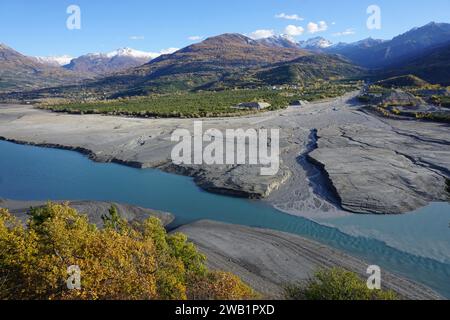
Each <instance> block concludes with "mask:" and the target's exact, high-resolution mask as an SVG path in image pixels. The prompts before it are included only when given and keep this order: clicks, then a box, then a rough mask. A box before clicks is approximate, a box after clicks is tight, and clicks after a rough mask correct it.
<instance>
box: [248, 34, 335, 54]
mask: <svg viewBox="0 0 450 320" xmlns="http://www.w3.org/2000/svg"><path fill="white" fill-rule="evenodd" d="M256 41H257V42H258V43H260V44H262V45H265V46H270V47H273V48H291V49H306V50H313V51H321V50H323V49H326V48H329V47H331V46H332V45H333V43H332V42H331V41H329V40H327V39H325V38H322V37H316V38H311V39H308V40H306V41H299V42H295V41H294V40H293V39H291V38H290V37H288V36H286V35H280V36H272V37H269V38H264V39H259V40H256Z"/></svg>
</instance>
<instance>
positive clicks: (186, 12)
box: [0, 0, 450, 57]
mask: <svg viewBox="0 0 450 320" xmlns="http://www.w3.org/2000/svg"><path fill="white" fill-rule="evenodd" d="M70 5H77V6H78V7H79V8H80V11H81V15H80V21H81V29H74V30H70V29H68V28H67V20H68V18H69V16H70V14H68V13H67V8H68V7H69V6H70ZM370 5H377V6H378V7H379V8H380V10H381V15H380V17H381V28H380V29H368V28H367V20H368V18H369V14H367V8H368V7H369V6H370ZM71 21H72V20H71ZM431 21H436V22H450V1H449V0H428V1H425V0H413V1H412V0H341V1H337V0H220V1H219V0H165V1H161V0H158V1H156V0H127V1H120V0H70V1H67V0H39V1H31V0H0V43H4V44H6V45H8V46H10V47H12V48H14V49H16V50H18V51H19V52H21V53H23V54H26V55H32V56H58V55H66V54H67V55H70V56H73V57H76V56H79V55H82V54H86V53H91V52H110V51H113V50H115V49H118V48H122V47H131V48H134V49H137V50H142V51H149V52H163V51H164V50H167V49H169V48H182V47H185V46H187V45H190V44H192V43H195V42H198V41H201V40H202V39H204V38H206V37H209V36H214V35H219V34H222V33H230V32H237V33H241V34H245V35H248V36H252V37H264V36H268V35H272V34H277V35H278V34H289V35H290V36H291V37H293V38H294V39H296V40H297V41H299V40H306V39H309V38H312V37H316V36H322V37H324V38H327V39H329V40H330V41H332V42H334V43H337V42H353V41H357V40H361V39H364V38H367V37H373V38H381V39H391V38H392V37H394V36H396V35H398V34H400V33H403V32H406V31H408V30H410V29H412V28H414V27H419V26H422V25H425V24H427V23H429V22H431Z"/></svg>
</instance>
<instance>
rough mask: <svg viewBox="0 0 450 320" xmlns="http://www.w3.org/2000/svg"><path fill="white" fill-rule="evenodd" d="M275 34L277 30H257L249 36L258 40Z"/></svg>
mask: <svg viewBox="0 0 450 320" xmlns="http://www.w3.org/2000/svg"><path fill="white" fill-rule="evenodd" d="M274 35H275V32H274V31H273V30H256V31H254V32H252V33H250V34H249V37H250V38H252V39H254V40H258V39H264V38H270V37H273V36H274Z"/></svg>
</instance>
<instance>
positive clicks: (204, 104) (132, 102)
mask: <svg viewBox="0 0 450 320" xmlns="http://www.w3.org/2000/svg"><path fill="white" fill-rule="evenodd" d="M355 89H357V86H356V84H343V83H341V84H327V85H325V84H322V85H315V86H311V87H308V88H296V89H292V88H276V89H274V88H270V89H269V88H266V89H254V90H225V91H219V92H213V91H200V92H183V93H173V94H162V95H156V94H154V95H149V96H145V97H133V98H120V99H115V100H106V101H94V102H71V103H63V104H61V103H59V104H49V105H41V108H43V109H47V110H52V111H55V112H67V113H72V114H92V113H95V114H106V115H124V116H136V117H161V118H168V117H179V118H201V117H223V116H236V115H245V114H250V113H254V112H257V111H256V110H242V109H236V108H233V106H236V105H237V104H239V103H243V102H267V103H270V105H271V108H269V110H277V109H280V108H285V107H286V106H288V105H289V104H290V103H291V102H292V101H294V100H308V101H314V100H318V99H324V98H328V97H336V96H340V95H342V94H344V93H345V92H348V91H351V90H355Z"/></svg>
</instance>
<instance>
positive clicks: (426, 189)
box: [309, 126, 450, 214]
mask: <svg viewBox="0 0 450 320" xmlns="http://www.w3.org/2000/svg"><path fill="white" fill-rule="evenodd" d="M319 137H320V139H319V144H318V146H319V148H318V149H317V150H315V151H313V152H312V153H311V154H310V155H309V157H310V159H311V160H312V161H314V162H315V163H317V164H318V165H319V166H321V167H322V168H323V169H324V170H325V172H326V174H327V175H328V177H329V179H330V181H331V184H332V185H333V187H334V189H335V191H336V193H337V196H338V198H339V199H340V205H341V206H342V208H344V209H345V210H348V211H351V212H355V213H376V214H391V213H405V212H410V211H413V210H415V209H418V208H420V207H422V206H425V205H426V204H427V203H428V202H431V201H445V200H446V199H447V197H446V195H445V192H444V190H445V175H444V173H440V172H436V170H431V169H430V168H429V165H428V166H427V165H424V164H423V163H421V162H420V160H416V157H417V154H415V152H417V150H415V148H414V145H413V144H411V141H410V140H412V138H410V137H403V138H402V137H399V136H398V135H392V134H390V133H389V132H387V131H386V130H382V129H375V128H365V127H362V126H359V127H358V126H351V127H350V126H346V127H330V128H326V129H322V130H320V131H319ZM399 139H400V141H399ZM428 147H434V149H435V151H436V152H437V151H440V152H442V145H439V144H438V143H429V144H428ZM422 148H423V145H422ZM448 149H449V148H448V147H447V152H448V153H449V156H450V150H448ZM417 159H419V157H417ZM436 166H437V165H436Z"/></svg>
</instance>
